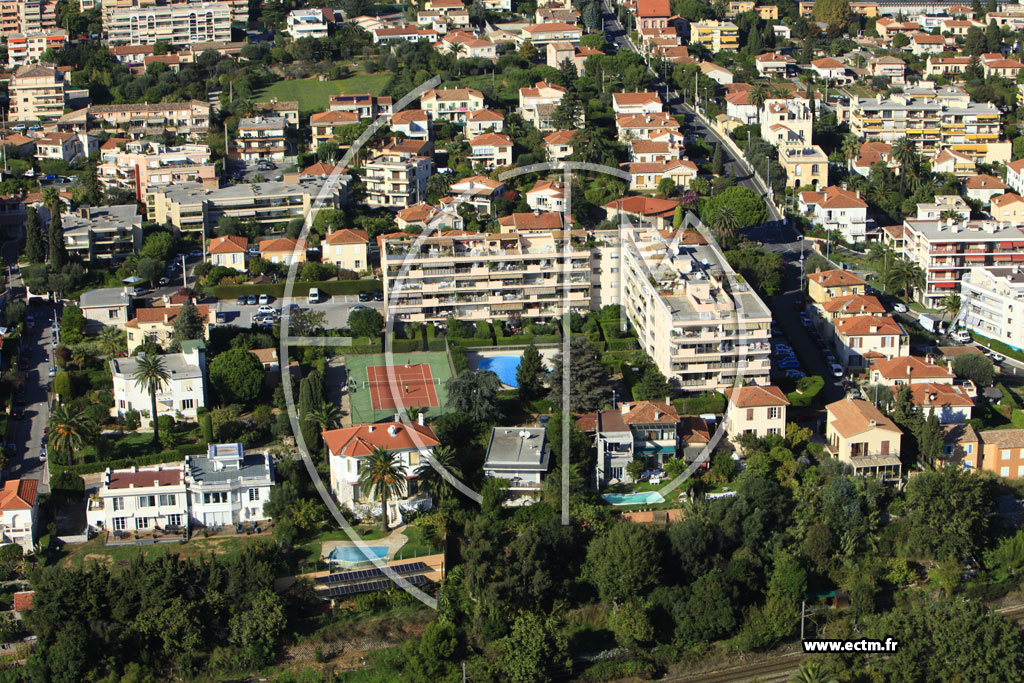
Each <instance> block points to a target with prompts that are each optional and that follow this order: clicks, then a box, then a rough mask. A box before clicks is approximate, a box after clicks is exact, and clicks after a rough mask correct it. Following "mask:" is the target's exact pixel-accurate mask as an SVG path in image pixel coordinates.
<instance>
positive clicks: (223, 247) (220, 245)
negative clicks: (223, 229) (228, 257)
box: [207, 235, 249, 254]
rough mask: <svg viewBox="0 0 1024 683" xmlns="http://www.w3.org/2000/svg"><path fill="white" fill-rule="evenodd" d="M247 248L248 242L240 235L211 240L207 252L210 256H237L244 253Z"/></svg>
mask: <svg viewBox="0 0 1024 683" xmlns="http://www.w3.org/2000/svg"><path fill="white" fill-rule="evenodd" d="M248 246H249V240H248V239H246V238H245V237H242V236H241V235H225V236H223V237H214V238H213V239H211V240H210V248H209V249H207V251H208V252H209V253H211V254H237V253H239V252H245V248H246V247H248Z"/></svg>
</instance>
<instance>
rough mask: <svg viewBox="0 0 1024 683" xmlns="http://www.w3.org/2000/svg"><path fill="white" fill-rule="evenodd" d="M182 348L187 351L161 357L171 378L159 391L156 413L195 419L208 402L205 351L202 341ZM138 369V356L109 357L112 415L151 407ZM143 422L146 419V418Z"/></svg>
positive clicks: (140, 411)
mask: <svg viewBox="0 0 1024 683" xmlns="http://www.w3.org/2000/svg"><path fill="white" fill-rule="evenodd" d="M182 348H183V349H186V350H183V351H182V352H181V353H168V354H165V355H163V356H161V358H162V359H163V361H164V365H165V367H166V369H167V372H168V373H169V374H170V379H169V380H168V381H167V382H165V383H164V384H163V386H162V387H161V388H160V390H159V391H158V392H157V393H156V410H157V416H158V417H159V416H160V415H171V416H172V417H186V418H188V419H191V420H195V419H196V411H197V410H199V409H200V408H202V407H204V406H205V405H206V353H205V350H204V347H203V344H202V342H191V343H184V344H182ZM137 368H138V359H137V357H128V358H112V359H111V360H110V371H111V373H112V374H113V376H114V407H113V408H112V409H111V415H114V416H116V417H124V414H125V413H126V412H128V411H129V410H137V411H139V413H142V412H143V411H145V412H146V413H149V412H150V411H151V410H152V401H151V399H150V396H149V391H148V389H147V388H146V387H144V386H136V382H135V371H136V369H137ZM150 421H152V416H150ZM143 424H146V422H145V421H143Z"/></svg>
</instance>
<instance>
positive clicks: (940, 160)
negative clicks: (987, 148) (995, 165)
mask: <svg viewBox="0 0 1024 683" xmlns="http://www.w3.org/2000/svg"><path fill="white" fill-rule="evenodd" d="M977 172H978V166H977V164H975V163H974V159H972V158H971V157H970V156H968V155H967V154H963V153H961V152H954V151H953V150H951V149H943V150H940V151H939V152H938V153H937V154H936V155H935V158H933V159H932V173H950V174H952V175H955V176H956V177H958V178H961V179H963V178H967V177H969V176H973V175H975V174H976V173H977Z"/></svg>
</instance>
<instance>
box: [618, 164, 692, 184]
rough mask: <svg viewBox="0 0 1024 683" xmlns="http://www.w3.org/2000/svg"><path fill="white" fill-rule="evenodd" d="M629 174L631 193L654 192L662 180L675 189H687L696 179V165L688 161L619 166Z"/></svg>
mask: <svg viewBox="0 0 1024 683" xmlns="http://www.w3.org/2000/svg"><path fill="white" fill-rule="evenodd" d="M619 166H620V168H622V170H624V171H626V172H627V173H629V178H630V180H629V189H630V190H631V191H633V192H654V191H655V190H657V189H658V183H660V182H661V180H662V178H668V179H669V180H671V181H672V182H674V183H675V184H676V187H682V188H687V187H689V186H690V181H692V180H693V179H694V178H696V177H697V172H698V169H697V164H695V163H693V162H692V161H690V160H689V159H675V160H673V161H655V162H647V163H644V162H633V163H625V164H619Z"/></svg>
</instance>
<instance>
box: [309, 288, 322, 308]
mask: <svg viewBox="0 0 1024 683" xmlns="http://www.w3.org/2000/svg"><path fill="white" fill-rule="evenodd" d="M307 300H308V301H309V303H311V304H318V303H320V290H319V289H317V288H316V287H310V288H309V297H308V299H307Z"/></svg>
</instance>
